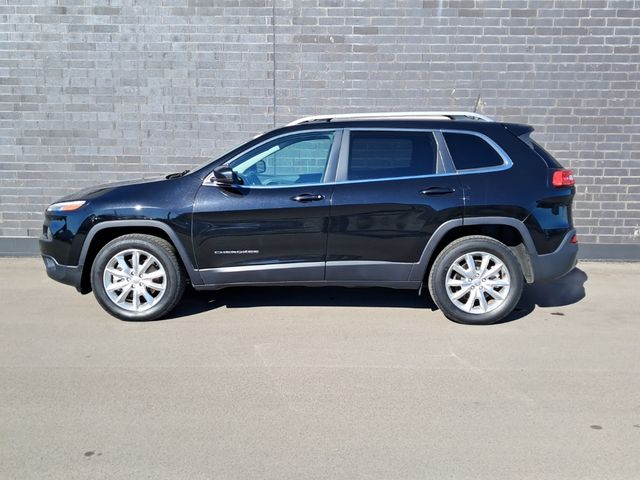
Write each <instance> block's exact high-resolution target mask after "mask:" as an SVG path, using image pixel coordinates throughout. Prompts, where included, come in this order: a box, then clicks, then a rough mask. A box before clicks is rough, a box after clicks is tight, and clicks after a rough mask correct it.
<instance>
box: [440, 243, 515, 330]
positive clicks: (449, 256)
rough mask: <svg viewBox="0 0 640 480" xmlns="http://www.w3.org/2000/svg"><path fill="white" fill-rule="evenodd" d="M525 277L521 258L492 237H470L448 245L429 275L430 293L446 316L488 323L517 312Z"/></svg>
mask: <svg viewBox="0 0 640 480" xmlns="http://www.w3.org/2000/svg"><path fill="white" fill-rule="evenodd" d="M523 285H524V278H523V275H522V269H521V268H520V263H519V262H518V259H517V258H516V256H515V255H514V254H513V252H512V251H511V250H510V249H509V248H508V247H507V246H506V245H504V244H503V243H501V242H499V241H498V240H495V239H493V238H491V237H485V236H480V235H477V236H469V237H463V238H460V239H458V240H456V241H454V242H452V243H451V244H450V245H448V246H447V247H446V248H445V249H444V250H443V251H442V252H441V253H440V255H438V257H437V258H436V260H435V262H434V264H433V267H432V269H431V273H430V275H429V292H430V293H431V297H432V298H433V301H434V302H435V303H436V305H437V306H438V308H440V310H441V311H442V313H444V315H445V316H446V317H447V318H449V319H450V320H453V321H454V322H458V323H466V324H475V325H486V324H491V323H495V322H497V321H499V320H501V319H503V318H504V317H505V316H507V315H508V314H509V313H511V312H512V311H513V309H514V308H515V306H516V305H517V304H518V302H519V301H520V297H521V295H522V288H523Z"/></svg>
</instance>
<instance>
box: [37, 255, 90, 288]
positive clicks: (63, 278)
mask: <svg viewBox="0 0 640 480" xmlns="http://www.w3.org/2000/svg"><path fill="white" fill-rule="evenodd" d="M42 260H44V266H45V268H46V269H47V275H49V277H50V278H52V279H53V280H56V281H57V282H60V283H64V284H66V285H71V286H72V287H76V290H78V291H81V284H82V268H81V267H79V266H69V265H60V264H59V263H58V262H57V261H56V259H55V258H53V257H51V256H49V255H42Z"/></svg>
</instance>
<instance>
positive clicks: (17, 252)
mask: <svg viewBox="0 0 640 480" xmlns="http://www.w3.org/2000/svg"><path fill="white" fill-rule="evenodd" d="M35 255H40V248H39V246H38V239H37V238H33V237H0V256H2V257H32V256H35Z"/></svg>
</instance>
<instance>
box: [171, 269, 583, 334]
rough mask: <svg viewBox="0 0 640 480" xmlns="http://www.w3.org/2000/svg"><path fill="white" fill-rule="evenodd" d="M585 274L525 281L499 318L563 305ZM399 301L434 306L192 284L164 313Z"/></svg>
mask: <svg viewBox="0 0 640 480" xmlns="http://www.w3.org/2000/svg"><path fill="white" fill-rule="evenodd" d="M587 278H588V277H587V274H586V273H585V272H583V271H582V270H580V269H579V268H574V269H573V270H572V271H571V272H569V273H568V274H567V275H565V276H564V277H562V278H559V279H557V280H553V281H550V282H545V283H537V284H534V285H525V288H524V291H523V294H522V299H521V300H520V303H519V304H518V306H517V307H516V308H515V309H514V311H513V312H512V313H511V314H510V315H508V316H507V317H506V318H505V319H503V320H502V321H501V322H500V323H506V322H511V321H514V320H518V319H520V318H522V317H525V316H527V315H528V314H529V313H531V312H532V311H533V310H534V309H535V308H536V306H539V307H562V306H565V305H571V304H573V303H577V302H579V301H580V300H582V299H583V298H584V297H585V289H584V284H585V282H586V281H587ZM288 306H313V307H318V306H319V307H396V308H423V309H431V310H436V307H435V305H434V303H433V301H432V300H431V298H430V297H429V294H428V293H427V292H426V289H424V290H423V292H422V295H418V294H417V292H416V291H414V290H393V289H388V288H343V287H291V286H288V287H234V288H227V289H223V290H214V291H202V292H196V291H195V290H193V289H188V290H187V292H186V293H185V296H184V298H183V300H182V302H180V304H179V305H178V306H177V307H176V308H175V309H174V310H173V312H171V313H170V314H169V315H168V316H167V317H165V318H164V319H166V320H168V319H174V318H181V317H186V316H190V315H195V314H198V313H202V312H206V311H209V310H213V309H216V308H220V307H226V308H252V307H288Z"/></svg>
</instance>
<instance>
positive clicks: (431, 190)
mask: <svg viewBox="0 0 640 480" xmlns="http://www.w3.org/2000/svg"><path fill="white" fill-rule="evenodd" d="M455 191H456V189H455V188H452V187H427V188H425V189H424V190H420V195H447V194H449V193H453V192H455Z"/></svg>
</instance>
